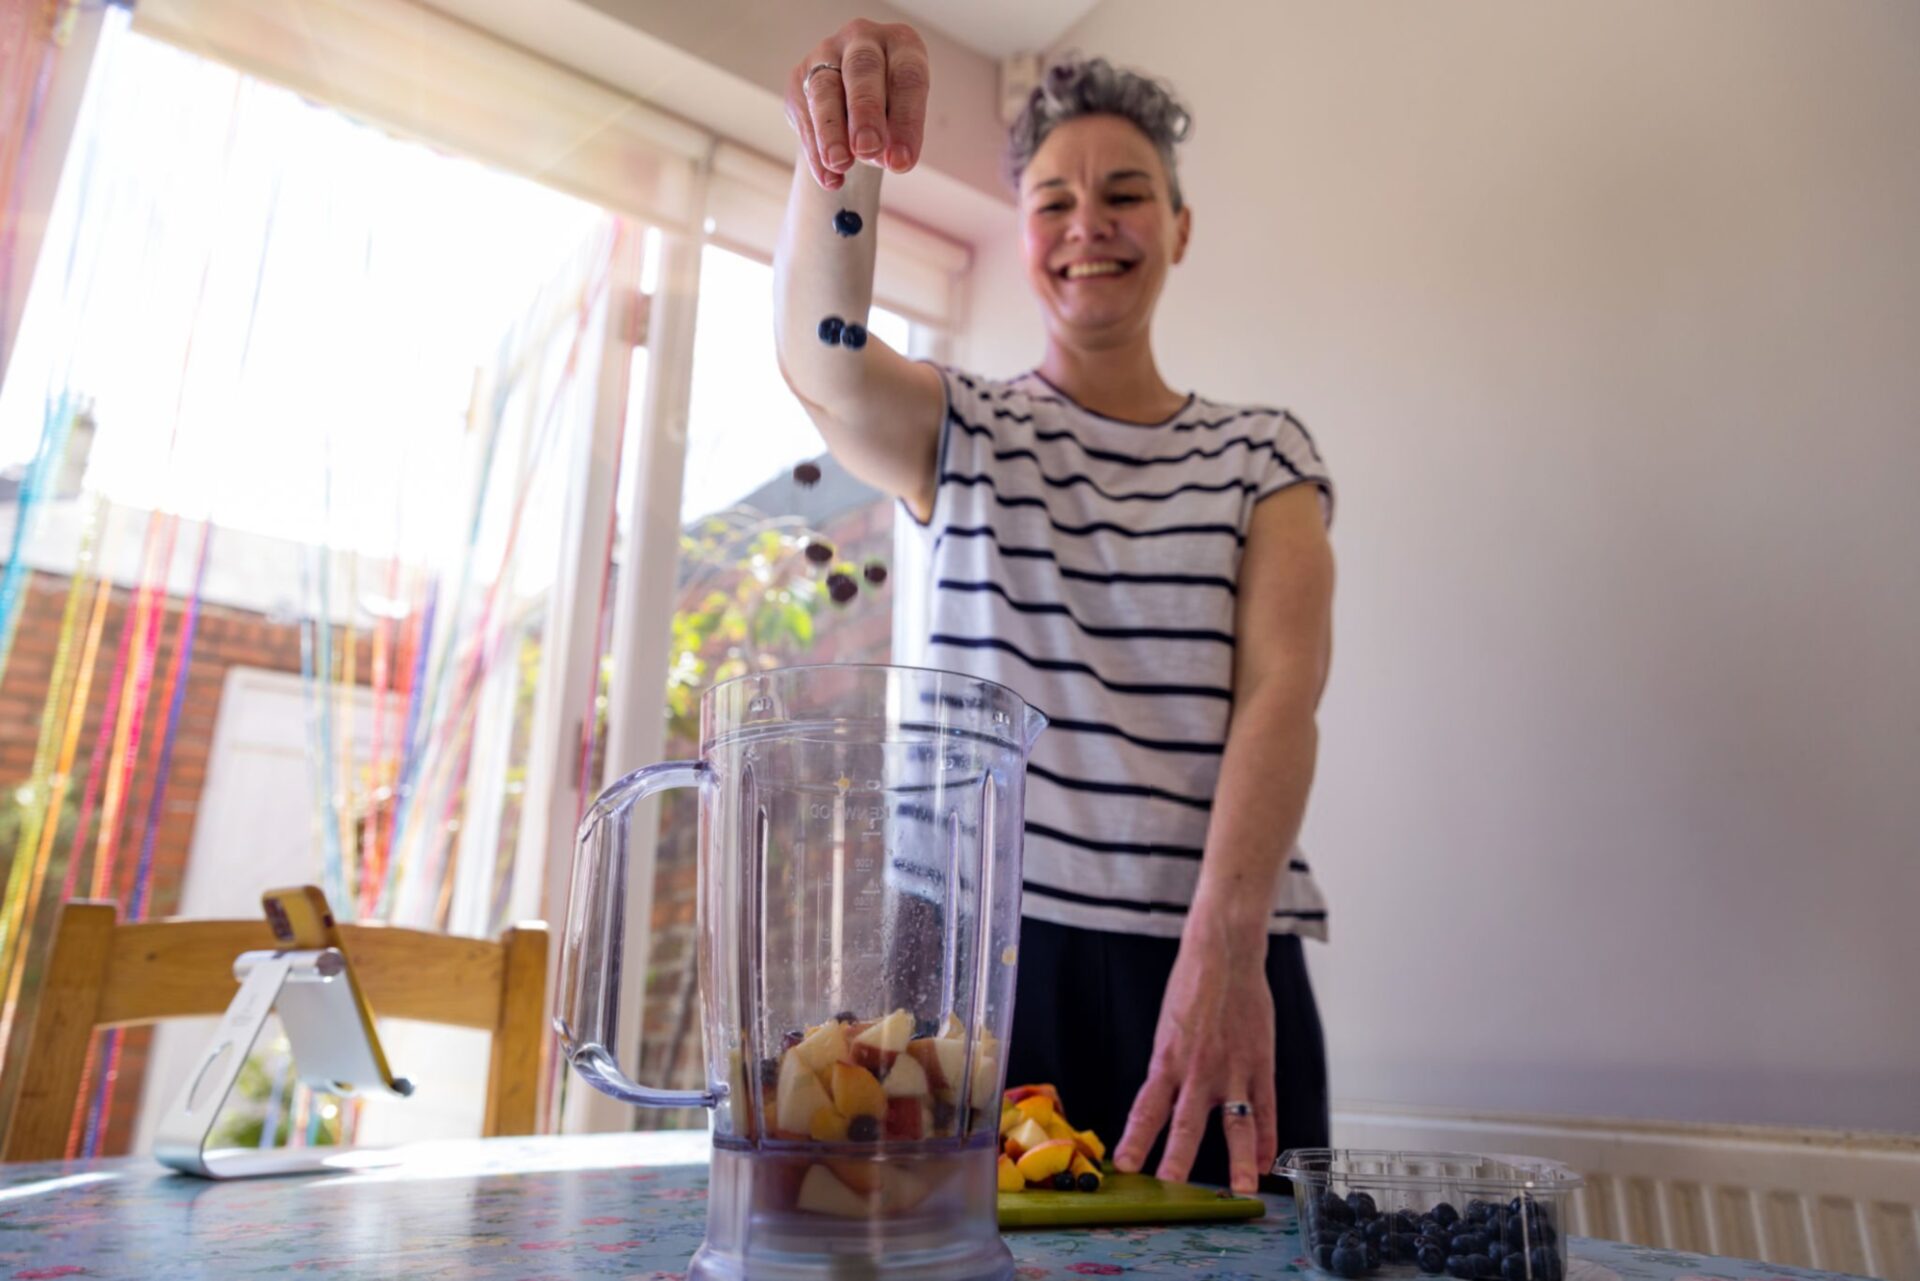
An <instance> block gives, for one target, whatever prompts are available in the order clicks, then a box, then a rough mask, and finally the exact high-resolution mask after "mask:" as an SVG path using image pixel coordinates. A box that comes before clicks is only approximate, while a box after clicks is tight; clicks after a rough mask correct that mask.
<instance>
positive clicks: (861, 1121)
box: [847, 1116, 880, 1143]
mask: <svg viewBox="0 0 1920 1281" xmlns="http://www.w3.org/2000/svg"><path fill="white" fill-rule="evenodd" d="M847 1137H848V1138H850V1139H852V1140H853V1141H854V1142H855V1143H871V1142H873V1141H874V1140H875V1139H877V1138H879V1137H880V1122H879V1121H877V1120H875V1119H874V1118H873V1117H870V1116H856V1117H854V1118H853V1119H852V1120H851V1121H848V1122H847Z"/></svg>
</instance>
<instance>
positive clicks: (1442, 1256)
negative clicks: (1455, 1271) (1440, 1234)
mask: <svg viewBox="0 0 1920 1281" xmlns="http://www.w3.org/2000/svg"><path fill="white" fill-rule="evenodd" d="M1413 1261H1414V1262H1415V1263H1417V1264H1419V1265H1420V1270H1421V1271H1422V1272H1424V1273H1426V1274H1427V1275H1428V1276H1430V1277H1437V1276H1439V1275H1440V1274H1441V1273H1442V1272H1445V1271H1446V1270H1447V1255H1446V1251H1444V1250H1442V1249H1441V1248H1440V1247H1439V1246H1437V1245H1435V1244H1434V1243H1433V1242H1431V1241H1429V1242H1427V1243H1426V1244H1425V1245H1423V1246H1421V1247H1420V1248H1419V1249H1418V1250H1416V1251H1414V1255H1413Z"/></svg>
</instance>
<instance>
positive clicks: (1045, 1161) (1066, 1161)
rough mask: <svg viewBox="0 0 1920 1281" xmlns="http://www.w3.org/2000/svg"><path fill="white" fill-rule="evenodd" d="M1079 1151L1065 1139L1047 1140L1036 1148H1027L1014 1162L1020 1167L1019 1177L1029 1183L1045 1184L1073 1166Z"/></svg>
mask: <svg viewBox="0 0 1920 1281" xmlns="http://www.w3.org/2000/svg"><path fill="white" fill-rule="evenodd" d="M1078 1152H1079V1149H1078V1148H1076V1147H1074V1146H1073V1143H1072V1142H1071V1141H1070V1140H1067V1139H1048V1140H1047V1141H1046V1142H1044V1143H1042V1144H1040V1145H1039V1146H1038V1147H1033V1148H1028V1149H1027V1151H1026V1152H1025V1153H1024V1154H1023V1155H1022V1156H1021V1157H1020V1159H1019V1161H1017V1162H1015V1164H1016V1165H1018V1166H1019V1167H1020V1174H1021V1177H1023V1178H1025V1179H1026V1181H1027V1182H1029V1183H1047V1182H1050V1181H1051V1180H1052V1179H1053V1176H1054V1175H1056V1174H1058V1173H1060V1172H1061V1171H1062V1170H1064V1169H1066V1168H1067V1167H1068V1166H1069V1165H1071V1164H1073V1158H1074V1156H1075V1155H1076V1154H1077V1153H1078Z"/></svg>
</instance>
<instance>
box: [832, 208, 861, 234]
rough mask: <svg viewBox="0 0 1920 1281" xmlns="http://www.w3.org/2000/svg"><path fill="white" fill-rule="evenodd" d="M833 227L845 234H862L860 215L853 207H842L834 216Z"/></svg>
mask: <svg viewBox="0 0 1920 1281" xmlns="http://www.w3.org/2000/svg"><path fill="white" fill-rule="evenodd" d="M833 229H834V230H835V231H837V232H839V233H840V234H841V235H843V236H857V235H859V234H860V215H859V214H857V213H855V212H854V211H853V210H851V209H842V210H841V211H840V212H839V213H837V214H835V215H834V216H833Z"/></svg>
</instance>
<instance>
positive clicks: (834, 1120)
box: [807, 1104, 847, 1143]
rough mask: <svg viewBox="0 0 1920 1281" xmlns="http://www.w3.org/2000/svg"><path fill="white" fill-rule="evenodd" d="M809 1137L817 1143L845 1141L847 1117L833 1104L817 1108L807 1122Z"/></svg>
mask: <svg viewBox="0 0 1920 1281" xmlns="http://www.w3.org/2000/svg"><path fill="white" fill-rule="evenodd" d="M807 1137H808V1138H810V1139H813V1140H814V1141H815V1142H817V1143H843V1142H845V1141H846V1138H847V1118H846V1117H844V1116H841V1115H840V1114H839V1113H838V1112H836V1111H834V1110H833V1107H832V1105H831V1104H829V1105H828V1106H826V1107H823V1108H816V1109H815V1110H814V1113H813V1116H812V1117H811V1118H810V1119H809V1120H808V1122H807Z"/></svg>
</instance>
